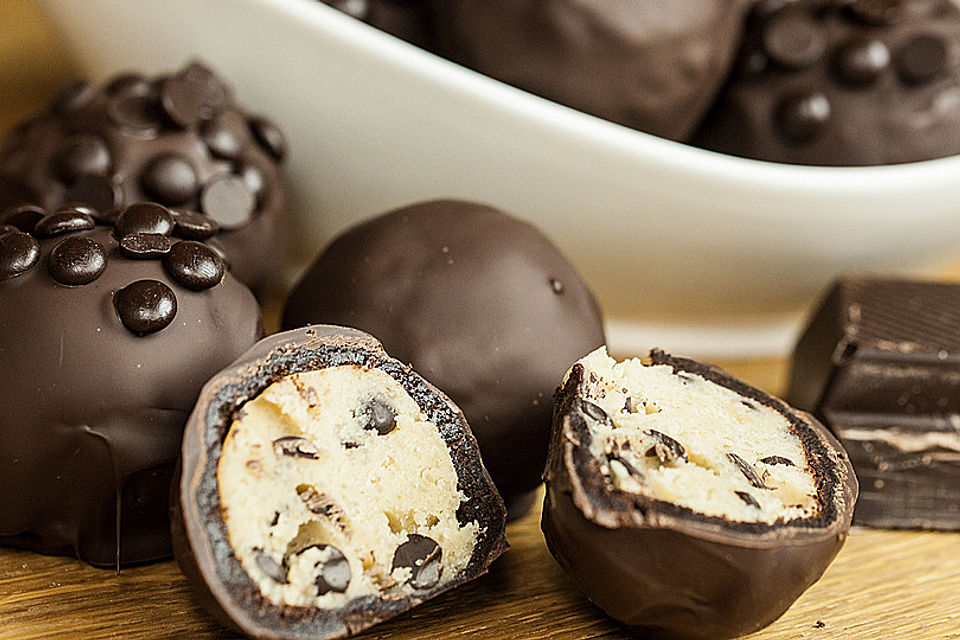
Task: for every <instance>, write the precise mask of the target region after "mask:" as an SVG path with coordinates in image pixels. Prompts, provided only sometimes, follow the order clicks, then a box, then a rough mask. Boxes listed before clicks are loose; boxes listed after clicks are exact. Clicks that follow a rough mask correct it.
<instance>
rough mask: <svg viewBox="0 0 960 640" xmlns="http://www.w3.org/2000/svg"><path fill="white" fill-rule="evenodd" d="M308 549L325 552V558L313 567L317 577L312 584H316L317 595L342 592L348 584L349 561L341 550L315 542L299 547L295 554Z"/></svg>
mask: <svg viewBox="0 0 960 640" xmlns="http://www.w3.org/2000/svg"><path fill="white" fill-rule="evenodd" d="M309 549H318V550H320V551H321V552H325V555H326V558H325V559H324V560H321V561H319V562H316V563H314V565H313V568H314V571H316V574H317V578H316V580H315V581H314V584H315V585H317V595H320V596H322V595H324V594H326V593H330V592H331V591H333V592H335V593H343V592H344V591H346V590H347V587H349V586H350V577H351V575H350V563H349V562H348V561H347V559H346V557H344V555H343V552H341V551H340V549H337V548H336V547H334V546H333V545H329V544H315V545H311V546H309V547H306V548H305V549H301V550H300V551H298V552H297V554H296V555H301V554H303V553H304V552H306V551H307V550H309Z"/></svg>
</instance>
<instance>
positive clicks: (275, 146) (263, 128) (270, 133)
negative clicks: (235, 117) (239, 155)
mask: <svg viewBox="0 0 960 640" xmlns="http://www.w3.org/2000/svg"><path fill="white" fill-rule="evenodd" d="M249 124H250V131H251V132H252V133H253V138H254V139H255V140H256V141H257V143H258V144H259V145H260V146H261V147H263V149H264V150H265V151H266V152H267V153H269V154H270V155H271V156H273V159H274V160H276V161H277V162H279V161H281V160H283V158H284V156H285V155H286V154H287V142H286V140H285V139H284V137H283V132H281V131H280V128H279V127H277V125H275V124H274V123H273V122H271V121H270V120H268V119H266V118H264V117H262V116H254V117H252V118H250V121H249Z"/></svg>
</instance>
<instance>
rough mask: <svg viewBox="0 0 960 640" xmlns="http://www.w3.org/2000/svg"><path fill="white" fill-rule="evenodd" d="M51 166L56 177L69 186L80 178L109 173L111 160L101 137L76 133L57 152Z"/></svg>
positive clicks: (111, 164) (108, 150)
mask: <svg viewBox="0 0 960 640" xmlns="http://www.w3.org/2000/svg"><path fill="white" fill-rule="evenodd" d="M53 166H54V169H55V170H56V172H57V176H58V177H59V178H60V179H61V180H62V181H63V182H65V183H67V184H70V183H72V182H73V181H74V180H76V179H77V178H79V177H80V176H84V175H104V174H106V173H109V171H110V169H111V168H112V166H113V158H112V156H111V154H110V149H109V148H108V147H107V143H106V142H105V141H104V139H103V138H102V137H100V136H98V135H96V134H92V133H78V134H76V135H74V136H72V137H71V138H69V139H68V140H67V141H66V142H65V143H64V145H63V147H61V149H60V151H58V152H57V155H56V156H54V159H53Z"/></svg>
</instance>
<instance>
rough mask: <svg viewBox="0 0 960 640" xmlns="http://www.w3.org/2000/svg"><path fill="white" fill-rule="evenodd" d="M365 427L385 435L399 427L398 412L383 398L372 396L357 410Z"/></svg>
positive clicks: (357, 415) (357, 414) (358, 416)
mask: <svg viewBox="0 0 960 640" xmlns="http://www.w3.org/2000/svg"><path fill="white" fill-rule="evenodd" d="M355 415H356V417H357V418H359V419H360V422H361V423H362V425H363V428H364V429H367V430H371V431H372V430H376V432H377V433H378V434H379V435H381V436H385V435H387V434H388V433H390V432H391V431H393V430H394V429H396V428H397V412H396V410H395V409H394V408H393V407H391V406H390V405H389V404H387V403H386V402H385V401H384V400H383V399H381V398H371V399H370V400H369V401H368V402H367V403H366V404H364V405H363V406H362V407H360V408H359V409H358V410H357V412H356V414H355Z"/></svg>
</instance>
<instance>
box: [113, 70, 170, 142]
mask: <svg viewBox="0 0 960 640" xmlns="http://www.w3.org/2000/svg"><path fill="white" fill-rule="evenodd" d="M107 115H108V116H109V117H110V120H112V121H113V123H114V124H115V125H117V126H118V127H119V128H121V129H124V130H126V131H129V132H131V133H133V134H135V135H137V136H140V137H152V136H154V135H156V133H157V132H159V131H160V130H161V129H162V128H163V115H162V112H161V110H160V104H159V100H158V98H157V95H156V93H155V92H154V91H153V88H152V87H151V86H150V84H149V83H135V82H131V83H130V85H129V86H127V87H126V88H124V89H123V90H120V91H118V92H116V93H115V94H114V95H112V96H110V98H109V99H108V100H107Z"/></svg>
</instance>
